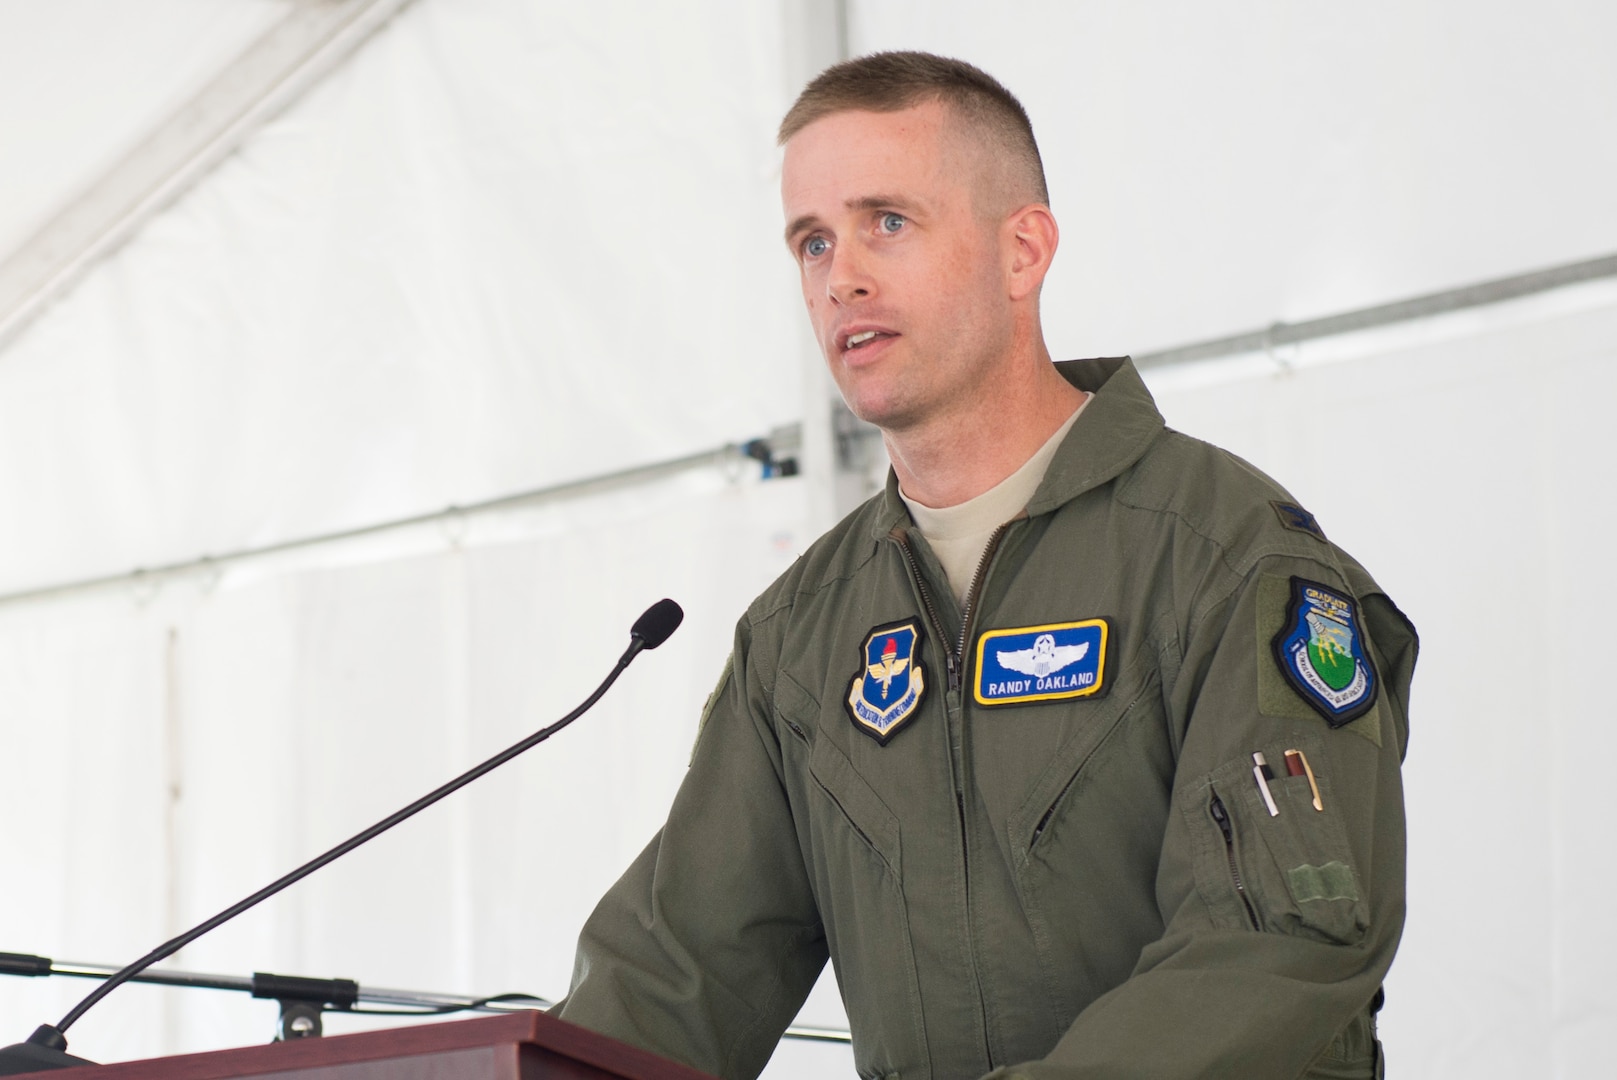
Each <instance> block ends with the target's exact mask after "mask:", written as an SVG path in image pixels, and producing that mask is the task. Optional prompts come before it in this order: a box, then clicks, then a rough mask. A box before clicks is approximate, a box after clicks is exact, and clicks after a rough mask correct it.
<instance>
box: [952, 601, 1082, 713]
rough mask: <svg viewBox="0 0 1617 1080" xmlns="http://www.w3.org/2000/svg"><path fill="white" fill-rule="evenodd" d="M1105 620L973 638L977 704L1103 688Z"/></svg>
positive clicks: (1077, 694) (1076, 695)
mask: <svg viewBox="0 0 1617 1080" xmlns="http://www.w3.org/2000/svg"><path fill="white" fill-rule="evenodd" d="M1110 631H1111V627H1110V624H1109V623H1108V622H1107V620H1105V619H1084V620H1082V621H1080V622H1065V623H1050V624H1048V625H1046V626H1017V627H1012V628H1010V629H1006V630H989V631H987V632H985V633H984V634H983V636H982V637H980V638H978V639H977V680H976V683H975V684H974V685H973V687H972V696H973V697H975V698H976V700H977V704H979V705H1025V704H1028V703H1030V702H1035V701H1065V700H1067V699H1069V698H1081V697H1091V696H1093V695H1095V694H1099V693H1100V692H1101V691H1102V690H1103V689H1105V686H1106V646H1107V644H1108V638H1109V636H1110Z"/></svg>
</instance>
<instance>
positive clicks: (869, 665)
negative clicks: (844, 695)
mask: <svg viewBox="0 0 1617 1080" xmlns="http://www.w3.org/2000/svg"><path fill="white" fill-rule="evenodd" d="M920 653H921V627H920V624H919V623H918V622H917V621H916V620H913V619H911V620H908V621H906V622H899V623H889V624H888V625H886V626H878V627H875V628H874V629H873V630H871V631H870V635H869V636H868V637H866V638H865V644H864V647H863V648H862V649H861V650H860V660H861V661H862V663H861V664H860V669H859V672H858V673H857V674H856V675H854V677H853V686H852V687H850V688H849V690H848V702H847V704H848V715H849V716H850V717H851V718H852V719H853V726H854V727H856V728H858V729H859V730H860V731H863V732H864V733H865V734H866V735H869V736H870V737H871V738H872V739H875V740H876V741H877V742H879V743H881V744H882V745H883V746H886V745H887V742H888V740H889V739H891V738H892V737H893V736H894V735H896V734H898V729H899V728H901V727H903V726H904V725H905V724H906V723H907V722H908V721H909V720H910V718H911V717H913V716H914V715H915V713H916V711H917V710H918V709H920V707H921V698H922V697H924V696H925V694H926V670H925V668H923V667H922V666H921V655H920Z"/></svg>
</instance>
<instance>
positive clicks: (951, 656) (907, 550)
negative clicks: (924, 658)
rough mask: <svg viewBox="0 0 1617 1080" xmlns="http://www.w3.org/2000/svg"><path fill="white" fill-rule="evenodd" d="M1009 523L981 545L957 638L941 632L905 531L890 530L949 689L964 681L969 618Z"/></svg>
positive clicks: (969, 627) (975, 608)
mask: <svg viewBox="0 0 1617 1080" xmlns="http://www.w3.org/2000/svg"><path fill="white" fill-rule="evenodd" d="M1011 524H1012V523H1011V522H1009V521H1007V522H1005V523H1004V524H1003V525H1001V526H1000V527H999V528H997V529H995V530H994V532H993V535H991V536H990V537H989V538H988V546H987V547H985V548H983V556H982V558H980V559H978V560H977V569H976V570H975V571H974V572H973V573H972V575H971V586H970V587H969V588H967V589H966V600H965V603H964V604H962V605H961V608H960V635H959V637H957V638H951V637H950V636H949V635H948V634H946V633H944V630H943V620H942V619H940V618H938V609H937V605H935V604H934V603H933V602H932V590H931V589H929V588H927V584H926V578H925V577H923V576H922V575H921V564H920V563H919V562H917V561H916V558H915V551H914V549H912V548H911V547H910V538H909V536H908V534H906V533H905V532H904V530H903V529H902V528H898V529H894V530H893V534H892V535H893V539H894V540H896V541H897V542H898V549H899V550H900V551H902V552H903V553H904V562H905V563H907V564H908V565H909V568H910V577H911V579H913V580H914V582H915V590H916V591H917V592H919V593H920V594H921V606H922V607H923V608H925V609H926V618H927V622H929V623H931V624H932V632H933V633H934V634H936V635H937V636H938V641H939V643H940V644H942V645H943V663H944V667H945V668H946V669H947V672H948V676H949V689H950V690H951V691H955V692H959V690H960V689H961V687H962V685H963V683H964V678H965V666H966V644H967V642H969V641H970V640H971V620H972V617H973V616H975V615H976V614H977V594H978V592H979V591H980V590H981V588H982V583H983V578H984V576H985V575H986V574H987V572H988V564H989V563H991V562H993V560H994V554H995V553H996V552H997V551H998V550H999V545H1000V541H1002V540H1003V539H1005V533H1006V531H1007V530H1008V529H1010V527H1011Z"/></svg>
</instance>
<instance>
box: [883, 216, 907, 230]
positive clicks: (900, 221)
mask: <svg viewBox="0 0 1617 1080" xmlns="http://www.w3.org/2000/svg"><path fill="white" fill-rule="evenodd" d="M903 227H904V215H903V214H893V213H887V214H883V215H882V216H881V231H882V232H886V233H895V232H897V231H898V230H900V229H902V228H903Z"/></svg>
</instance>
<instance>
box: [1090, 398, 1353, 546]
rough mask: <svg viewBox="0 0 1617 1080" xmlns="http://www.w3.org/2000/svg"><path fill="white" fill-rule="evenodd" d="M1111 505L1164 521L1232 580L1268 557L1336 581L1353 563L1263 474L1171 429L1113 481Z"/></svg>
mask: <svg viewBox="0 0 1617 1080" xmlns="http://www.w3.org/2000/svg"><path fill="white" fill-rule="evenodd" d="M1116 498H1117V500H1118V501H1119V502H1120V503H1123V504H1124V505H1126V506H1129V507H1131V508H1133V509H1135V510H1139V511H1143V512H1146V513H1152V514H1159V515H1163V516H1164V517H1165V518H1166V519H1169V520H1171V522H1172V523H1173V524H1174V525H1175V526H1176V527H1177V528H1178V529H1179V530H1181V531H1184V532H1188V533H1189V534H1190V535H1192V536H1194V537H1196V538H1199V540H1200V541H1201V542H1203V543H1206V544H1208V545H1210V546H1211V547H1213V548H1215V549H1216V551H1217V553H1218V555H1219V556H1220V557H1221V559H1222V561H1224V562H1225V563H1226V565H1227V566H1228V567H1229V569H1230V570H1231V571H1233V572H1234V573H1235V574H1237V575H1242V574H1245V573H1246V572H1248V571H1250V569H1251V568H1252V567H1253V566H1254V565H1255V564H1256V563H1257V562H1259V561H1260V560H1262V559H1264V558H1266V557H1269V556H1281V557H1294V558H1301V559H1307V560H1311V561H1316V562H1323V563H1326V564H1328V565H1332V566H1335V567H1337V568H1338V569H1339V570H1340V571H1342V572H1343V573H1344V575H1345V574H1346V573H1347V570H1348V567H1347V565H1346V564H1349V563H1353V560H1352V559H1351V558H1350V557H1348V556H1347V555H1346V553H1345V552H1343V551H1342V549H1341V548H1339V547H1337V546H1336V544H1335V543H1333V542H1332V540H1331V538H1330V537H1329V535H1328V534H1327V533H1326V531H1325V528H1324V526H1322V525H1321V524H1320V522H1319V520H1318V519H1317V518H1316V517H1315V516H1314V514H1313V513H1312V512H1311V511H1310V510H1309V508H1308V507H1307V506H1306V505H1305V504H1304V503H1303V502H1302V501H1300V500H1299V499H1297V498H1296V497H1295V496H1293V495H1292V494H1291V492H1289V491H1288V490H1286V488H1285V487H1284V486H1282V485H1281V484H1280V483H1279V482H1278V481H1277V480H1275V479H1274V478H1273V477H1271V476H1270V475H1269V474H1268V473H1266V472H1264V471H1263V470H1262V469H1259V468H1258V467H1257V466H1255V465H1253V464H1252V463H1251V462H1249V461H1247V460H1245V459H1244V458H1241V457H1239V456H1238V455H1236V454H1233V453H1231V452H1230V451H1228V450H1225V449H1223V448H1221V447H1218V446H1214V445H1213V444H1212V443H1209V442H1206V441H1204V440H1202V439H1198V438H1195V437H1194V436H1190V435H1186V434H1184V433H1183V432H1179V431H1175V430H1174V429H1172V428H1167V429H1164V430H1163V432H1162V434H1161V435H1160V436H1159V437H1158V438H1157V439H1156V440H1155V441H1154V442H1153V444H1152V446H1151V448H1150V450H1149V451H1148V452H1147V453H1146V454H1145V455H1143V456H1142V457H1141V458H1140V460H1139V461H1137V462H1136V463H1135V464H1134V466H1133V467H1132V468H1130V469H1129V470H1128V471H1127V472H1126V473H1125V474H1124V475H1122V476H1120V477H1119V478H1118V483H1117V487H1116ZM1354 565H1355V567H1356V564H1354Z"/></svg>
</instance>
